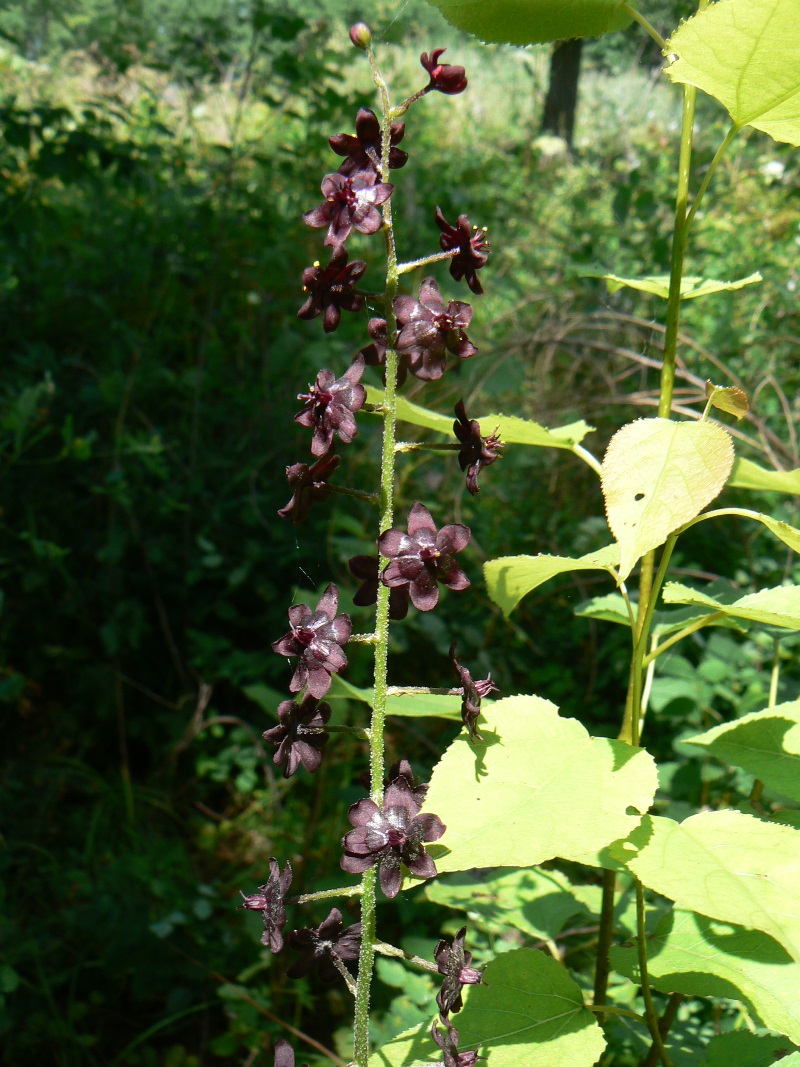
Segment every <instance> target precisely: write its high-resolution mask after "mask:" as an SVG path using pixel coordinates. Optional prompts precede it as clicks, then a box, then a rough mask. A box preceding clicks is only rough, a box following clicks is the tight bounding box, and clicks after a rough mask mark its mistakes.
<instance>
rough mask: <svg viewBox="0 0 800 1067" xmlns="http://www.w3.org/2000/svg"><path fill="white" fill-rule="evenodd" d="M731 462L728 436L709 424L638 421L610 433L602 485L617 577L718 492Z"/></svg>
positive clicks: (693, 515) (731, 454)
mask: <svg viewBox="0 0 800 1067" xmlns="http://www.w3.org/2000/svg"><path fill="white" fill-rule="evenodd" d="M732 465H733V442H732V441H731V438H730V435H729V434H728V433H727V432H726V431H725V430H723V429H722V427H721V426H716V425H714V424H713V423H710V422H672V421H671V420H670V419H638V420H637V421H636V422H631V423H628V425H627V426H623V427H622V429H621V430H618V431H617V432H616V433H615V434H614V436H613V437H612V438H611V441H610V443H609V446H608V449H607V451H606V454H605V456H604V458H603V468H602V474H601V485H602V489H603V496H604V497H605V502H606V514H607V516H608V525H609V526H610V528H611V532H612V533H613V534H614V537H615V538H616V539H617V541H618V542H619V546H620V566H619V571H620V578H621V579H623V580H624V579H625V578H627V577H628V575H629V574H630V572H631V571H632V570H633V568H634V566H635V565H636V562H637V560H639V559H640V558H641V557H642V556H643V555H644V554H645V553H646V552H649V551H650V549H652V548H657V547H658V546H659V545H662V544H663V543H664V542H665V541H666V539H667V537H668V536H669V535H670V534H671V533H673V532H674V531H675V530H677V529H678V528H679V527H680V526H682V525H683V524H684V523H685V522H688V521H689V520H690V519H693V518H694V517H695V516H696V515H698V514H699V513H700V512H701V511H702V510H703V508H704V507H705V506H706V504H708V503H710V502H711V501H712V500H713V499H714V497H715V496H717V494H718V493H719V492H720V491H721V490H722V488H723V487H724V485H725V482H726V481H727V480H728V475H729V474H730V472H731V466H732Z"/></svg>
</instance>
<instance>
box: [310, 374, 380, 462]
mask: <svg viewBox="0 0 800 1067" xmlns="http://www.w3.org/2000/svg"><path fill="white" fill-rule="evenodd" d="M363 373H364V359H363V357H362V356H356V358H355V359H354V360H353V362H352V363H351V364H350V366H349V367H348V369H347V370H346V371H345V372H344V374H343V375H342V377H341V378H336V377H335V376H334V373H333V371H332V370H328V369H327V367H324V368H323V369H322V370H321V371H320V372H319V374H318V375H317V378H316V381H315V382H314V384H313V385H312V386H309V392H308V393H300V394H299V395H298V397H297V399H298V400H304V401H305V407H304V408H303V410H302V411H301V412H300V413H299V414H297V415H295V417H294V421H295V422H296V423H297V424H298V425H300V426H306V427H307V428H308V429H313V431H314V434H313V436H312V438H311V452H312V454H313V455H315V456H322V455H324V454H325V453H326V452H328V451H329V450H330V448H331V446H332V444H333V435H334V433H337V434H338V435H339V437H340V438H341V440H342V441H344V443H345V444H350V443H351V442H352V440H353V438H354V437H355V436H356V434H357V433H358V428H357V426H356V420H355V413H356V412H357V411H360V410H361V408H362V407H363V406H364V402H365V401H366V399H367V390H366V389H365V388H364V386H363V385H361V384H360V382H361V376H362V374H363Z"/></svg>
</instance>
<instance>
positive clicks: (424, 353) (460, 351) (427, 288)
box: [392, 278, 478, 381]
mask: <svg viewBox="0 0 800 1067" xmlns="http://www.w3.org/2000/svg"><path fill="white" fill-rule="evenodd" d="M392 306H393V308H394V313H395V316H396V317H397V324H398V326H399V327H400V332H399V334H398V337H397V351H398V352H399V353H402V354H403V355H405V356H407V357H408V362H409V367H410V370H411V373H412V374H415V375H416V376H417V378H420V379H422V380H423V381H436V380H437V379H438V378H441V376H442V375H443V374H444V372H445V367H446V362H447V353H448V352H450V353H452V354H453V355H455V356H458V357H459V358H460V359H469V358H470V357H471V356H474V355H475V354H476V352H477V351H478V350H477V348H476V347H475V345H473V344H472V342H471V341H470V339H469V338H468V337H467V334H466V329H467V326H469V324H470V320H471V319H472V308H471V307H470V306H469V304H465V303H463V302H462V301H461V300H451V301H450V303H449V304H447V306H445V303H444V301H443V300H442V296H441V293H440V292H439V286H438V285H437V284H436V282H435V280H434V279H433V278H426V279H425V280H424V281H423V283H422V285H421V286H420V290H419V300H418V301H417V300H414V298H413V297H410V296H398V297H396V298H395V300H394V302H393V305H392Z"/></svg>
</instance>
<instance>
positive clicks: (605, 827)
mask: <svg viewBox="0 0 800 1067" xmlns="http://www.w3.org/2000/svg"><path fill="white" fill-rule="evenodd" d="M481 733H482V734H483V737H484V740H483V742H476V743H474V744H472V745H470V744H469V743H468V741H467V740H466V737H463V736H462V737H458V738H456V739H455V741H454V742H453V743H452V744H451V745H450V747H449V748H448V749H447V751H446V752H445V754H444V755H443V756H442V759H441V760H440V761H439V763H438V764H437V766H436V767H435V768H434V771H433V775H432V777H431V784H430V789H429V790H428V796H427V799H426V802H425V806H426V808H428V809H429V810H430V811H435V812H436V814H437V815H438V816H439V817H440V818H441V819H442V821H443V822H444V824H445V825H446V826H447V832H446V833H445V835H444V837H443V838H442V840H441V842H440V843H439V844H437V845H433V846H431V849H430V851H431V855H433V856H434V858H435V859H436V866H437V868H438V870H439V871H440V872H444V871H464V870H470V869H471V868H473V867H503V866H505V867H509V866H511V867H531V866H534V865H535V864H538V863H544V862H545V861H546V860H551V859H554V858H555V857H557V856H558V857H561V858H562V859H568V860H576V861H578V862H581V863H587V864H589V865H590V866H602V865H603V860H601V859H600V858H599V857H598V853H599V852H600V850H602V849H604V848H605V847H606V846H608V845H611V844H612V843H613V842H615V841H617V840H619V839H620V838H625V837H627V836H628V834H629V833H630V832H631V831H632V830H634V829H635V828H636V826H637V825H638V823H639V821H640V820H639V816H638V815H636V814H630V813H629V811H630V809H631V808H633V809H636V810H637V811H646V810H647V808H648V807H649V806H650V804H651V803H652V799H653V796H654V794H655V789H656V784H657V773H656V766H655V763H654V762H653V760H652V758H651V756H650V755H649V754H648V753H647V752H645V751H644V750H643V749H632V748H631V747H630V746H629V745H626V744H624V743H623V742H621V741H610V740H608V739H607V738H593V737H590V736H589V734H588V733H587V731H586V730H585V728H584V727H583V726H582V725H581V723H579V722H578V721H577V720H576V719H562V718H561V717H560V716H559V714H558V709H557V708H556V706H555V705H554V704H551V703H550V702H549V701H548V700H543V699H542V698H541V697H535V696H513V697H505V698H504V699H502V700H497V701H495V703H494V704H493V705H492V706H491V707H489V708H486V709H485V712H484V719H483V722H482V723H481ZM567 804H568V805H569V818H568V819H565V818H564V810H565V805H567Z"/></svg>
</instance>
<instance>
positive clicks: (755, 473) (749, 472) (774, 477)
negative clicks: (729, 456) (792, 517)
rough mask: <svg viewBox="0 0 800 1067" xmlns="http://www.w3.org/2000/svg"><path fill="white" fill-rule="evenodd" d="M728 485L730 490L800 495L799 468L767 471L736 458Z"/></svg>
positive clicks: (755, 464) (748, 461)
mask: <svg viewBox="0 0 800 1067" xmlns="http://www.w3.org/2000/svg"><path fill="white" fill-rule="evenodd" d="M728 485H729V486H730V487H731V488H732V489H756V490H771V491H773V492H776V493H797V494H800V468H798V469H797V470H793V471H769V470H766V468H764V467H759V465H758V464H757V463H753V462H751V461H750V460H749V459H742V458H741V457H739V456H737V458H736V462H735V463H734V464H733V471H732V472H731V476H730V478H729V479H728Z"/></svg>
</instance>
